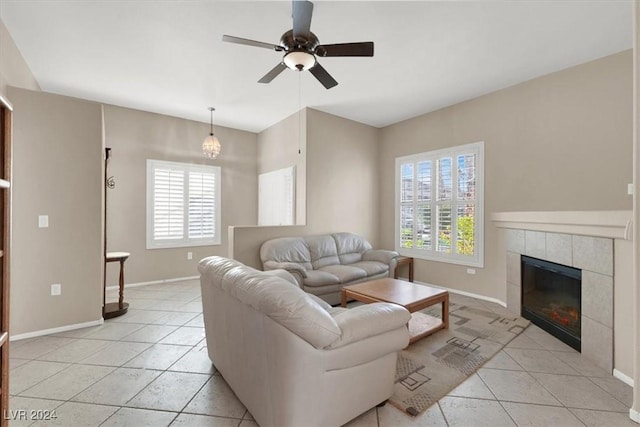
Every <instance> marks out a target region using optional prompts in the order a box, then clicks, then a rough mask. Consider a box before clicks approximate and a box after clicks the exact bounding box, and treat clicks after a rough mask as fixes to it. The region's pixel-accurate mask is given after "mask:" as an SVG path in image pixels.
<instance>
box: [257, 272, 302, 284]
mask: <svg viewBox="0 0 640 427" xmlns="http://www.w3.org/2000/svg"><path fill="white" fill-rule="evenodd" d="M263 274H266V275H267V276H277V277H279V278H281V279H284V280H286V281H287V282H289V283H292V284H294V285H295V286H297V287H300V285H299V284H298V281H297V280H296V278H295V277H293V276H292V275H291V273H289V272H288V271H287V270H282V269H277V270H269V271H265V272H264V273H263Z"/></svg>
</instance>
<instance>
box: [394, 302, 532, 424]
mask: <svg viewBox="0 0 640 427" xmlns="http://www.w3.org/2000/svg"><path fill="white" fill-rule="evenodd" d="M492 306H495V308H491V307H492ZM422 313H426V314H429V315H431V316H435V317H441V308H440V304H438V305H436V306H433V307H430V308H428V309H425V310H422ZM528 325H529V321H528V320H525V319H523V318H520V317H513V315H512V314H511V315H510V314H509V312H508V311H506V310H505V309H504V308H502V307H500V306H498V305H497V304H491V303H484V302H480V301H479V300H475V299H472V298H466V297H460V296H458V295H451V302H450V304H449V329H445V330H441V331H438V332H436V333H434V334H433V335H430V336H428V337H426V338H423V339H421V340H419V341H417V342H416V343H414V344H411V345H410V346H409V347H407V348H406V349H405V350H403V351H402V352H400V354H399V355H398V365H397V369H396V382H395V385H394V393H393V396H391V398H390V399H389V402H390V403H391V404H393V405H394V406H396V407H397V408H399V409H400V410H402V411H404V412H405V413H407V414H409V415H413V416H416V415H418V414H420V413H421V412H423V411H424V410H426V409H427V408H429V407H430V406H431V405H432V404H434V403H435V402H437V401H438V399H440V398H441V397H443V396H445V395H446V394H447V393H449V391H451V390H453V389H454V388H455V387H456V386H458V385H459V384H460V383H462V382H463V381H464V380H465V379H467V378H468V377H469V376H471V375H472V374H473V373H474V372H476V371H477V370H478V368H480V367H481V366H482V365H483V364H484V363H485V362H487V361H488V360H489V359H491V357H493V355H495V354H496V353H497V352H499V351H500V350H501V349H502V348H503V347H504V346H505V345H507V344H508V343H509V341H511V340H512V339H514V338H515V337H517V336H518V335H519V334H520V333H521V332H522V331H524V330H525V328H526V327H527V326H528Z"/></svg>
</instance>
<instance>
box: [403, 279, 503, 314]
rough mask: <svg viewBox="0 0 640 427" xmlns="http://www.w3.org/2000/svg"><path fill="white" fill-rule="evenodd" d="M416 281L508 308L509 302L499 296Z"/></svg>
mask: <svg viewBox="0 0 640 427" xmlns="http://www.w3.org/2000/svg"><path fill="white" fill-rule="evenodd" d="M403 280H407V279H406V278H404V279H403ZM414 283H417V284H419V285H425V286H431V287H432V288H438V289H444V290H446V291H449V292H451V293H452V294H458V295H462V296H465V297H471V298H476V299H481V300H483V301H489V302H495V303H496V304H499V305H501V306H503V307H504V308H507V303H506V302H504V301H500V300H499V299H497V298H491V297H487V296H484V295H479V294H474V293H472V292H465V291H461V290H458V289H451V288H447V287H445V286H438V285H434V284H431V283H423V282H418V281H415V282H414Z"/></svg>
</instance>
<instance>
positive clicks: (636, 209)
mask: <svg viewBox="0 0 640 427" xmlns="http://www.w3.org/2000/svg"><path fill="white" fill-rule="evenodd" d="M638 49H640V2H639V1H638V0H636V1H634V2H633V83H634V84H633V185H634V189H635V191H634V193H635V195H634V196H633V222H634V230H633V238H634V242H633V282H632V283H633V317H632V319H633V320H632V321H633V326H632V328H633V332H634V334H633V348H634V352H633V367H634V369H633V380H634V384H635V387H634V389H633V404H632V406H631V412H630V415H631V418H632V419H634V420H635V421H636V422H637V423H640V198H639V197H638V192H640V55H639V54H638Z"/></svg>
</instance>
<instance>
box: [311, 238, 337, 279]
mask: <svg viewBox="0 0 640 427" xmlns="http://www.w3.org/2000/svg"><path fill="white" fill-rule="evenodd" d="M304 240H305V241H306V242H307V246H308V248H309V253H310V254H311V265H312V266H313V269H314V270H317V269H319V268H321V267H325V266H327V265H334V264H340V259H339V258H338V248H337V247H336V241H335V240H334V238H333V237H331V236H330V235H328V234H324V235H320V236H307V237H305V238H304Z"/></svg>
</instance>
